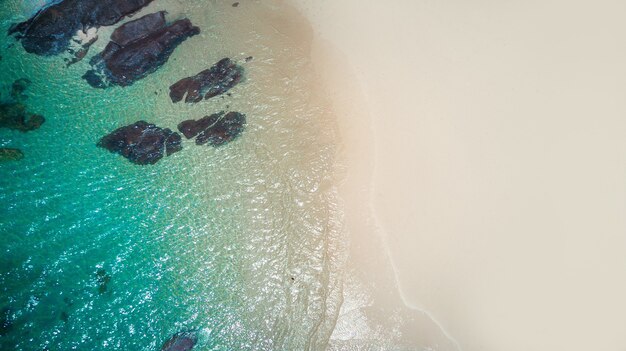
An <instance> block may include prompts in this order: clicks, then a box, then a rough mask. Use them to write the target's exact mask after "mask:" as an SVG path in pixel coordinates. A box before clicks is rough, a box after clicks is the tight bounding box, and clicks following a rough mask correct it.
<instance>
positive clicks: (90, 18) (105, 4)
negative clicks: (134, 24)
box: [9, 0, 152, 56]
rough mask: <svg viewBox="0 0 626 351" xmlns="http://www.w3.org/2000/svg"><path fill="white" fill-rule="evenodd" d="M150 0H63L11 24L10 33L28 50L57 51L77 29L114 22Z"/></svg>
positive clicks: (38, 53) (67, 46)
mask: <svg viewBox="0 0 626 351" xmlns="http://www.w3.org/2000/svg"><path fill="white" fill-rule="evenodd" d="M150 2H152V0H62V1H60V2H57V3H56V4H53V5H51V6H48V7H44V8H42V9H41V10H39V11H38V12H37V13H36V14H35V15H34V16H32V17H31V18H30V19H28V20H26V21H24V22H21V23H18V24H15V25H13V26H11V28H10V29H9V34H13V35H15V36H16V38H17V39H18V40H20V42H21V43H22V46H23V47H24V49H25V50H26V51H27V52H29V53H33V54H37V55H43V56H50V55H58V54H60V53H62V52H64V51H66V50H67V49H68V48H69V46H70V43H71V40H72V38H73V37H74V36H75V35H76V34H77V33H79V32H83V33H87V32H88V30H89V29H90V28H98V27H100V26H110V25H113V24H115V23H117V22H119V21H120V20H121V19H123V18H124V17H126V16H128V15H130V14H133V13H135V12H137V11H139V10H140V9H141V8H143V7H144V6H146V5H148V4H149V3H150Z"/></svg>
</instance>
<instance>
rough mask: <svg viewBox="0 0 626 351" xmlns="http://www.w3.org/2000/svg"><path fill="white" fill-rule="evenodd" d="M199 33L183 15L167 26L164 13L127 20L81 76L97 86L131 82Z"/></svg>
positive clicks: (150, 71)
mask: <svg viewBox="0 0 626 351" xmlns="http://www.w3.org/2000/svg"><path fill="white" fill-rule="evenodd" d="M199 33H200V29H199V28H198V27H196V26H194V25H193V24H191V21H189V20H188V19H186V18H184V19H180V20H178V21H175V22H174V23H171V24H169V25H167V24H166V22H165V17H164V12H157V13H153V14H149V15H146V16H143V17H141V18H138V19H136V20H134V21H130V22H128V23H126V24H124V25H122V26H120V27H119V28H117V29H116V30H115V31H114V32H113V34H112V35H111V41H110V42H109V43H108V44H107V46H106V47H105V48H104V51H102V52H101V53H99V54H98V55H96V56H94V57H93V58H92V59H91V65H92V67H93V69H92V70H89V71H87V73H85V75H84V76H83V78H84V79H85V80H87V82H88V83H89V84H90V85H91V86H93V87H96V88H106V87H108V86H110V85H120V86H128V85H131V84H133V83H134V82H135V81H137V80H139V79H141V78H143V77H145V76H147V75H148V74H150V73H152V72H154V71H156V70H157V69H159V67H161V66H162V65H163V64H164V63H165V62H167V60H168V59H169V57H170V55H171V54H172V52H174V49H175V48H176V47H177V46H178V45H179V44H180V43H182V42H183V41H185V40H186V39H187V38H189V37H191V36H194V35H197V34H199Z"/></svg>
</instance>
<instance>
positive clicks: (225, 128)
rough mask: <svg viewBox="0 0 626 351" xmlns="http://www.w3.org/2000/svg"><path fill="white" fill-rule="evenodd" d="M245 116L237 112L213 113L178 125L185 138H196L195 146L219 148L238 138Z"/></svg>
mask: <svg viewBox="0 0 626 351" xmlns="http://www.w3.org/2000/svg"><path fill="white" fill-rule="evenodd" d="M245 124H246V115H244V114H242V113H239V112H228V113H227V114H224V112H220V113H215V114H212V115H210V116H205V117H202V118H200V119H199V120H197V121H196V120H193V119H190V120H186V121H183V122H181V123H180V124H178V130H179V131H180V132H181V133H183V135H184V136H185V138H187V139H191V138H193V137H196V144H197V145H203V144H206V143H209V145H211V146H220V145H223V144H225V143H227V142H229V141H232V140H233V139H235V138H236V137H238V136H239V135H240V134H241V133H242V132H243V130H244V127H245Z"/></svg>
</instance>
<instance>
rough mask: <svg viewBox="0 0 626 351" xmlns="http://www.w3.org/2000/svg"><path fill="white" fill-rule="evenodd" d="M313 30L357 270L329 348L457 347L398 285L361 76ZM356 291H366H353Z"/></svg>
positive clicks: (350, 265)
mask: <svg viewBox="0 0 626 351" xmlns="http://www.w3.org/2000/svg"><path fill="white" fill-rule="evenodd" d="M294 5H296V6H295V7H296V8H298V6H297V4H294ZM298 11H300V12H301V13H303V15H304V17H307V19H308V20H309V21H310V23H311V25H313V26H314V27H315V22H314V19H313V18H311V16H310V13H309V14H306V13H305V12H306V10H304V11H303V9H302V8H298ZM313 31H314V37H313V41H312V44H311V45H312V48H311V59H312V62H313V65H314V68H315V70H316V72H317V73H318V75H319V76H320V77H319V79H320V80H321V84H322V86H323V87H324V91H325V92H326V95H327V96H328V97H329V98H330V100H331V104H332V107H333V109H334V111H333V112H334V113H335V114H336V116H337V123H338V129H339V134H340V145H341V146H340V156H339V160H340V161H339V168H340V169H339V171H338V173H339V178H340V180H339V184H338V187H339V194H340V198H341V199H342V201H343V210H344V218H345V220H346V226H347V227H348V236H349V238H348V242H349V244H348V245H349V249H348V255H349V257H348V262H347V272H346V275H348V276H350V275H353V276H356V277H358V278H356V279H353V278H348V279H346V282H345V283H344V285H345V289H346V290H348V291H351V292H350V293H348V294H345V295H344V298H345V299H347V301H344V304H346V305H348V307H342V313H340V316H339V319H338V321H337V328H336V329H335V331H334V333H333V336H332V337H331V342H330V347H329V349H330V350H333V349H335V347H338V349H342V347H346V345H345V344H341V343H338V341H346V340H350V341H358V342H365V343H366V344H367V345H378V346H381V347H383V348H384V349H388V348H390V349H393V348H395V347H403V348H409V349H413V348H416V347H418V348H420V349H428V348H431V347H436V349H437V350H440V351H446V350H460V347H459V345H458V342H457V341H456V340H455V339H454V338H453V337H452V335H450V333H449V332H448V331H446V330H445V328H444V327H443V325H442V324H441V323H440V322H439V321H437V320H436V319H435V318H434V316H433V315H432V314H431V313H430V312H429V311H427V310H426V309H424V308H420V307H417V306H413V305H411V304H410V302H409V301H408V300H407V299H406V297H405V296H404V292H403V291H402V289H401V288H400V285H399V277H398V272H397V268H396V267H395V266H394V262H393V260H392V259H391V257H392V253H391V251H390V247H389V244H388V243H387V238H386V234H385V228H384V226H383V225H382V223H381V222H380V220H379V219H378V218H377V216H376V211H375V209H374V207H375V205H374V202H373V196H374V194H375V193H376V184H375V180H374V175H375V174H376V156H375V154H376V153H377V152H378V149H377V147H376V142H377V140H376V136H375V132H374V121H373V119H372V116H371V112H370V111H371V109H370V106H368V105H367V103H365V102H366V101H368V98H367V97H366V94H365V92H364V91H363V90H362V87H363V83H362V78H361V77H360V76H359V74H358V72H357V71H356V70H355V68H354V66H352V64H351V62H350V60H349V59H348V58H347V57H346V56H345V55H346V54H345V52H343V51H342V50H340V49H338V47H337V46H336V45H335V43H333V42H332V41H330V40H328V38H327V37H324V36H323V35H320V33H319V32H318V31H317V30H315V29H314V30H313ZM355 280H356V281H355ZM359 290H360V291H359ZM350 294H352V295H353V296H350ZM360 294H364V295H366V296H367V298H365V299H359V298H355V297H354V295H360ZM361 297H362V296H361ZM350 300H352V301H350ZM359 309H360V310H370V311H371V310H374V311H375V313H369V314H368V315H367V317H363V316H359V317H356V318H355V317H354V316H349V313H346V312H352V314H354V311H355V310H359ZM399 316H400V317H399ZM394 318H395V320H392V319H394ZM364 320H367V321H364ZM359 323H360V324H359ZM393 330H395V331H396V332H397V331H398V330H401V331H402V333H401V334H402V335H401V336H399V337H398V335H395V334H394V332H392V331H393ZM368 334H369V335H368ZM335 345H340V346H335Z"/></svg>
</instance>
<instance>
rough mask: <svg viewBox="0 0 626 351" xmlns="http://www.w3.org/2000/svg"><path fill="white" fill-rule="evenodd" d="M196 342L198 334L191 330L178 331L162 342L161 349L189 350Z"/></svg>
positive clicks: (168, 350) (171, 350) (166, 350)
mask: <svg viewBox="0 0 626 351" xmlns="http://www.w3.org/2000/svg"><path fill="white" fill-rule="evenodd" d="M197 342H198V336H197V335H196V333H193V332H180V333H176V334H174V335H173V336H172V337H171V338H170V339H169V340H168V341H166V342H165V344H163V346H162V347H161V351H189V350H191V349H193V347H194V346H195V345H196V343H197Z"/></svg>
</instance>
